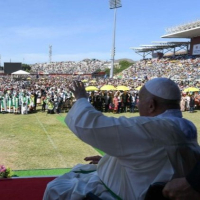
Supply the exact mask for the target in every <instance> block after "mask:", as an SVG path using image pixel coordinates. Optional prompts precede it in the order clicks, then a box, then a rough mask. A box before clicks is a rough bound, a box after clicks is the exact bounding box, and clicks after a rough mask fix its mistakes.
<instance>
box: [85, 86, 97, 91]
mask: <svg viewBox="0 0 200 200" xmlns="http://www.w3.org/2000/svg"><path fill="white" fill-rule="evenodd" d="M85 90H86V91H96V90H99V89H98V88H97V87H95V86H88V87H86V88H85Z"/></svg>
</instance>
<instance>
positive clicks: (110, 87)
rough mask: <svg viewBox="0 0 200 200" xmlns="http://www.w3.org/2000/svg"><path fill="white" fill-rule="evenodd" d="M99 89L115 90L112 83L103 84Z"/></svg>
mask: <svg viewBox="0 0 200 200" xmlns="http://www.w3.org/2000/svg"><path fill="white" fill-rule="evenodd" d="M100 90H116V88H115V87H114V86H113V85H104V86H102V87H101V88H100Z"/></svg>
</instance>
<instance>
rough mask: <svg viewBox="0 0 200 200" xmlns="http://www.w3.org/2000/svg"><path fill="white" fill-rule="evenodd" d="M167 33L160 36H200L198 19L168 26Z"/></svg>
mask: <svg viewBox="0 0 200 200" xmlns="http://www.w3.org/2000/svg"><path fill="white" fill-rule="evenodd" d="M166 32H167V34H166V35H163V36H161V38H194V37H198V36H200V20H198V21H195V22H192V23H188V24H184V25H181V26H176V27H172V28H168V29H167V30H166Z"/></svg>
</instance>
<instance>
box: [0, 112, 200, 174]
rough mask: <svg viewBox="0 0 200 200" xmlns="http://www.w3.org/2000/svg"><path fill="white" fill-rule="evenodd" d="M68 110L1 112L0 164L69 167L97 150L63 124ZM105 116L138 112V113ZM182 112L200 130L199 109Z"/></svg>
mask: <svg viewBox="0 0 200 200" xmlns="http://www.w3.org/2000/svg"><path fill="white" fill-rule="evenodd" d="M66 114H67V113H61V114H60V115H57V114H54V115H47V114H46V113H42V112H38V113H35V114H29V115H14V114H0V125H1V126H0V127H1V128H0V164H4V165H6V166H9V167H11V169H13V170H30V169H55V168H71V167H73V166H74V165H76V164H77V163H86V162H85V161H84V160H83V158H84V157H86V156H90V155H98V154H99V152H98V151H97V150H95V149H94V148H92V147H91V146H89V145H87V144H85V143H83V142H82V141H80V140H79V139H78V138H77V137H76V136H75V135H74V134H73V133H72V132H71V131H70V130H69V129H68V127H67V126H66V125H65V123H64V118H65V116H66ZM106 115H107V116H115V117H119V116H122V115H125V116H126V117H132V116H138V113H137V112H136V113H134V114H132V113H126V114H112V113H108V114H106ZM183 116H184V117H185V118H187V119H189V120H191V121H193V122H194V124H195V125H196V126H197V129H198V130H200V123H199V119H200V111H197V112H195V113H188V112H184V113H183Z"/></svg>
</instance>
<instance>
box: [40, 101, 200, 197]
mask: <svg viewBox="0 0 200 200" xmlns="http://www.w3.org/2000/svg"><path fill="white" fill-rule="evenodd" d="M65 122H66V124H67V125H68V126H69V128H70V129H71V130H72V132H73V133H74V134H76V135H77V136H78V137H79V138H80V139H81V140H83V141H84V142H86V143H88V144H90V145H92V146H93V147H95V148H98V149H100V150H102V151H104V152H105V153H106V154H107V155H105V156H104V157H103V158H102V159H101V160H100V162H99V164H98V165H97V171H96V172H93V173H92V174H91V173H90V174H84V175H83V174H82V173H74V172H69V173H67V174H65V175H63V176H61V177H59V178H57V179H55V180H53V181H52V182H50V183H49V184H48V185H47V188H46V191H45V195H44V199H45V200H47V199H48V200H53V199H59V200H64V199H66V200H68V199H71V200H72V199H73V200H79V199H82V198H83V197H84V195H85V194H86V193H87V192H88V191H92V192H93V193H94V194H96V195H97V196H99V197H100V198H102V199H103V200H105V199H108V200H110V199H113V196H112V195H111V193H110V192H108V190H105V189H106V188H109V190H111V191H112V192H114V193H115V194H116V195H117V196H119V197H120V198H121V199H123V200H143V199H144V197H145V194H146V191H147V189H148V187H149V186H150V184H152V183H155V182H167V181H169V180H171V179H172V178H176V177H183V176H185V175H186V174H188V172H189V171H190V170H191V169H192V168H193V166H194V165H195V163H196V161H197V160H198V159H199V155H200V147H199V145H198V143H197V130H196V127H195V126H194V125H193V123H192V122H190V121H188V120H186V119H183V118H182V114H181V111H180V110H167V111H166V112H164V113H162V114H160V115H158V116H156V117H132V118H125V117H120V118H114V117H106V116H104V115H103V114H102V113H101V112H99V111H97V110H95V109H94V108H93V106H92V105H91V104H90V103H88V101H87V99H86V98H82V99H79V100H78V101H77V102H76V103H75V104H74V106H73V107H72V108H71V110H70V111H69V113H68V115H67V117H66V119H65ZM87 166H88V165H85V167H86V168H87ZM78 167H79V168H81V166H78ZM82 168H83V170H84V165H82ZM77 171H78V170H77ZM86 171H87V170H86ZM104 184H105V186H104V188H103V185H104Z"/></svg>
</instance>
